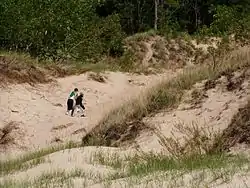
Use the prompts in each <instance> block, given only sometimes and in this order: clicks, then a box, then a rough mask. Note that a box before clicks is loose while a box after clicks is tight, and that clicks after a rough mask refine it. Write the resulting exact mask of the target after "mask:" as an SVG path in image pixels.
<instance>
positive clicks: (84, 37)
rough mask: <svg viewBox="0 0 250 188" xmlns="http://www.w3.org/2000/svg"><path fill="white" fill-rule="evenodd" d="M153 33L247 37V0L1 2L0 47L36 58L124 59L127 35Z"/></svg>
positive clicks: (249, 10) (249, 18)
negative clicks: (107, 57) (153, 31)
mask: <svg viewBox="0 0 250 188" xmlns="http://www.w3.org/2000/svg"><path fill="white" fill-rule="evenodd" d="M155 6H157V9H155ZM156 10H157V11H156ZM156 13H157V15H156ZM156 17H157V19H156ZM155 20H157V21H155ZM156 24H157V27H155V25H156ZM152 28H157V29H158V30H159V31H160V32H161V33H163V34H169V33H178V32H188V33H190V34H193V33H199V34H210V35H227V34H231V33H235V34H240V35H245V36H246V35H248V34H249V30H250V3H249V0H206V1H205V0H156V1H155V0H1V1H0V47H1V48H4V49H11V50H21V51H26V52H29V53H30V54H32V55H33V56H39V57H46V58H48V57H49V58H53V59H56V58H73V59H80V60H89V59H92V60H93V59H94V60H98V59H99V58H100V57H102V56H103V55H115V56H117V55H121V54H122V53H123V47H122V41H123V39H124V37H126V35H131V34H134V33H137V32H143V31H147V30H149V29H152Z"/></svg>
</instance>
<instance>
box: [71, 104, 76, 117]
mask: <svg viewBox="0 0 250 188" xmlns="http://www.w3.org/2000/svg"><path fill="white" fill-rule="evenodd" d="M76 108H77V105H75V106H74V107H73V108H72V110H71V116H72V117H73V115H74V111H75V109H76Z"/></svg>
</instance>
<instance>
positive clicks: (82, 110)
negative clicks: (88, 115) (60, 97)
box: [79, 106, 85, 117]
mask: <svg viewBox="0 0 250 188" xmlns="http://www.w3.org/2000/svg"><path fill="white" fill-rule="evenodd" d="M79 109H80V111H81V113H82V115H81V117H85V115H84V109H85V107H84V106H79Z"/></svg>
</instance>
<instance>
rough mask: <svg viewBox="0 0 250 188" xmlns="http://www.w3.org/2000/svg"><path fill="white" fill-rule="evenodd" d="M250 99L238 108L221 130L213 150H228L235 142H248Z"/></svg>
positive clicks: (249, 135)
mask: <svg viewBox="0 0 250 188" xmlns="http://www.w3.org/2000/svg"><path fill="white" fill-rule="evenodd" d="M249 114H250V101H248V103H247V105H245V106H244V107H242V108H240V109H239V111H238V113H236V114H235V115H234V117H233V119H232V120H231V123H230V124H229V126H228V127H227V128H226V129H225V130H224V131H223V133H222V135H221V137H220V138H219V139H218V141H217V142H215V143H214V146H213V148H212V149H213V150H214V151H228V150H229V149H230V148H231V147H233V146H234V145H235V144H237V143H246V144H250V140H249V138H250V116H249Z"/></svg>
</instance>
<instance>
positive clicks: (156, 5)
mask: <svg viewBox="0 0 250 188" xmlns="http://www.w3.org/2000/svg"><path fill="white" fill-rule="evenodd" d="M157 26H158V0H155V22H154V28H155V30H157Z"/></svg>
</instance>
